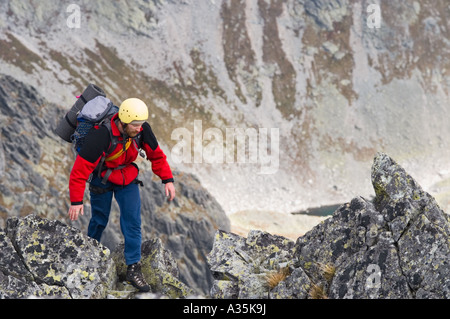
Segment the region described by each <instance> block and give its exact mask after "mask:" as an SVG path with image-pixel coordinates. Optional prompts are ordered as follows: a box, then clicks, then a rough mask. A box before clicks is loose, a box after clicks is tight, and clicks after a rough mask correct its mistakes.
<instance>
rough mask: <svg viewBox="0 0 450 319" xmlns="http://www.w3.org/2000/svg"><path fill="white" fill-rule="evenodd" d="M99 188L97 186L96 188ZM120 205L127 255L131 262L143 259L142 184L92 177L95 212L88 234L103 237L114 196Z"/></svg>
mask: <svg viewBox="0 0 450 319" xmlns="http://www.w3.org/2000/svg"><path fill="white" fill-rule="evenodd" d="M94 188H97V189H94ZM113 195H114V197H115V199H116V201H117V203H118V204H119V208H120V229H121V231H122V234H123V237H124V239H125V249H124V256H125V262H126V264H127V265H131V264H134V263H137V262H138V261H140V260H141V240H142V238H141V197H140V194H139V185H138V184H135V183H131V184H129V185H127V186H119V185H115V184H112V183H110V182H107V183H106V185H104V184H102V183H101V180H100V178H98V177H97V176H95V177H93V178H92V181H91V189H90V196H91V213H92V217H91V220H90V222H89V226H88V236H89V237H91V238H94V239H96V240H98V241H100V239H101V236H102V233H103V231H104V230H105V228H106V225H107V224H108V220H109V214H110V212H111V203H112V197H113Z"/></svg>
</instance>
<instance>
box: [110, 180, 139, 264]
mask: <svg viewBox="0 0 450 319" xmlns="http://www.w3.org/2000/svg"><path fill="white" fill-rule="evenodd" d="M114 196H115V197H116V200H117V203H118V204H119V208H120V229H121V230H122V234H123V237H124V239H125V250H124V255H125V262H126V264H127V265H131V264H134V263H137V262H139V261H140V260H141V240H142V239H141V197H140V194H139V185H138V184H134V183H132V184H130V185H127V186H125V187H123V188H121V187H116V188H115V190H114Z"/></svg>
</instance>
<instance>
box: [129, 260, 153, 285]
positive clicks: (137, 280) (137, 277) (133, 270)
mask: <svg viewBox="0 0 450 319" xmlns="http://www.w3.org/2000/svg"><path fill="white" fill-rule="evenodd" d="M127 281H129V282H130V283H131V284H132V285H133V286H134V287H135V288H137V289H139V291H141V292H149V291H150V286H149V285H148V284H147V282H146V281H145V279H144V276H143V275H142V271H141V265H140V264H139V263H136V264H132V265H129V266H128V268H127Z"/></svg>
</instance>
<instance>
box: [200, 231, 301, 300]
mask: <svg viewBox="0 0 450 319" xmlns="http://www.w3.org/2000/svg"><path fill="white" fill-rule="evenodd" d="M293 246H294V242H293V241H291V240H289V239H287V238H284V237H282V236H277V235H271V234H269V233H267V232H264V231H256V230H255V231H251V232H250V233H249V235H248V237H247V238H244V237H241V236H239V235H236V234H233V233H230V232H225V231H220V230H219V231H217V233H216V237H215V241H214V246H213V249H212V250H211V252H210V253H209V255H208V264H209V266H210V269H211V272H212V274H213V277H214V279H215V282H214V285H213V287H212V289H211V296H212V297H213V298H267V297H268V294H269V289H268V287H267V280H266V277H267V275H268V274H269V273H270V272H273V271H277V270H278V269H279V268H280V267H288V266H289V265H290V264H291V263H292V254H293V251H292V249H293Z"/></svg>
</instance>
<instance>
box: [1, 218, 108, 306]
mask: <svg viewBox="0 0 450 319" xmlns="http://www.w3.org/2000/svg"><path fill="white" fill-rule="evenodd" d="M5 233H6V235H7V237H6V236H5V235H3V236H1V235H0V239H3V240H2V244H1V247H2V248H1V253H0V255H1V257H2V263H1V265H0V274H1V276H2V280H1V284H0V296H1V297H2V298H27V297H30V296H34V297H58V298H74V299H79V298H103V297H104V296H105V295H106V292H107V290H108V289H111V288H112V286H113V284H114V281H115V265H114V262H113V261H112V260H111V259H110V257H109V254H110V252H109V250H108V249H107V248H106V247H104V246H103V245H101V244H99V243H98V242H97V241H95V240H93V239H91V238H89V237H87V236H84V235H82V234H81V233H80V232H79V231H78V230H77V229H75V228H72V227H69V226H67V225H65V224H63V223H61V222H59V221H50V220H47V219H43V218H40V217H38V216H36V215H28V216H26V217H24V218H20V219H19V218H16V217H14V218H10V219H8V221H7V225H6V231H5ZM5 233H3V234H5Z"/></svg>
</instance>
